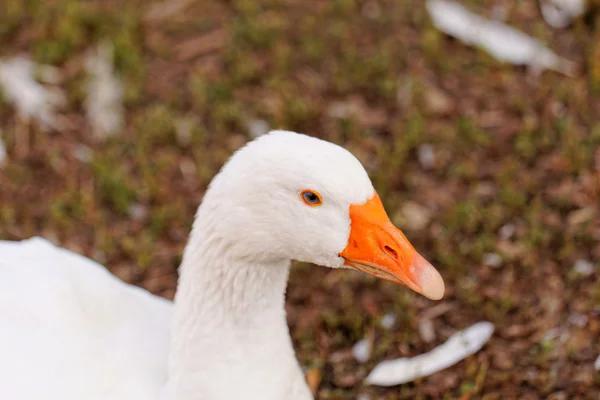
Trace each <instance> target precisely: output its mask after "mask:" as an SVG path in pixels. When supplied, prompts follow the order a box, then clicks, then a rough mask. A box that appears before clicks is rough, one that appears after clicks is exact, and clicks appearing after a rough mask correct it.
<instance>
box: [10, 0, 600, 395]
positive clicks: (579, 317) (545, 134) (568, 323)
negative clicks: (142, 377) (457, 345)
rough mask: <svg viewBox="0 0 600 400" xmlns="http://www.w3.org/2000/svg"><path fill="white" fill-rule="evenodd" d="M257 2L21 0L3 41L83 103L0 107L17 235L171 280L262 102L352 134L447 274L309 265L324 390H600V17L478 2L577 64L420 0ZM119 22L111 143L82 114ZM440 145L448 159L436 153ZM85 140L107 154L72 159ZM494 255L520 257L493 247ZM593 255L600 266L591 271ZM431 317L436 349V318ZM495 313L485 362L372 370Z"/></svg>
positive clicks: (288, 124)
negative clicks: (503, 53)
mask: <svg viewBox="0 0 600 400" xmlns="http://www.w3.org/2000/svg"><path fill="white" fill-rule="evenodd" d="M258 3H259V2H255V1H254V0H234V1H216V0H210V1H209V0H203V1H200V0H198V1H194V0H166V1H165V2H164V3H152V4H148V3H146V2H143V1H141V0H138V1H130V2H127V3H126V4H127V5H123V4H125V2H117V1H113V0H106V1H87V2H77V1H74V0H52V1H46V2H35V1H25V2H23V1H21V0H3V1H2V2H1V3H0V44H1V47H0V56H1V57H8V56H13V55H16V54H19V53H28V54H30V55H31V56H32V57H33V58H34V59H35V60H36V61H38V62H45V63H50V64H52V65H56V66H58V67H60V68H61V71H62V73H63V80H62V82H61V83H60V86H61V87H62V88H64V89H65V90H66V91H67V92H68V105H67V106H66V107H65V109H63V110H62V111H61V115H63V117H62V119H61V122H62V126H61V128H60V129H59V130H58V131H50V132H42V131H40V130H39V129H38V128H37V127H36V126H31V127H27V126H26V125H25V124H23V123H22V122H20V121H19V120H18V118H17V117H16V116H15V113H14V109H13V107H12V106H10V105H9V104H7V102H5V101H4V102H0V127H1V132H2V133H1V134H2V135H3V137H4V140H5V142H6V143H7V148H8V152H9V162H8V164H7V165H6V166H5V167H4V168H3V169H0V239H15V240H16V239H23V238H27V237H30V236H32V235H42V236H45V237H47V238H50V239H52V240H54V241H55V242H57V243H59V244H61V245H62V246H65V247H68V248H70V249H73V250H75V251H78V252H81V253H83V254H85V255H87V256H89V257H92V258H94V259H96V260H99V261H101V262H102V263H104V264H105V265H107V266H109V267H110V269H111V270H112V271H113V272H114V273H115V274H117V275H118V276H120V277H121V278H122V279H124V280H126V281H128V282H131V283H134V284H138V285H141V286H143V287H145V288H147V289H149V290H151V291H152V292H154V293H157V294H160V295H163V296H165V297H168V298H172V296H173V293H174V290H175V283H176V268H177V266H178V263H179V260H180V257H181V252H182V249H183V246H184V245H185V241H186V237H187V233H188V231H189V227H190V224H191V221H192V217H193V214H194V210H195V208H196V207H197V205H198V203H199V202H200V200H201V199H202V194H203V191H204V190H205V188H206V185H207V184H208V182H209V181H210V179H211V177H212V176H213V175H214V174H215V173H216V172H217V171H218V169H219V167H220V166H221V165H222V163H223V162H224V161H225V160H226V159H227V157H228V156H229V155H230V154H231V152H232V151H233V150H234V149H236V148H238V147H239V146H241V145H242V144H243V143H245V142H246V141H247V140H249V135H248V125H249V122H250V121H252V120H254V119H257V118H259V119H264V120H265V121H267V122H268V123H269V124H270V126H272V127H278V128H286V129H292V130H297V131H302V132H306V133H309V134H311V135H315V136H318V137H322V138H327V139H329V140H331V141H333V142H336V143H339V144H342V145H344V146H345V147H347V148H348V149H350V150H351V151H353V152H354V153H355V154H356V155H357V156H358V157H359V158H360V159H361V160H362V161H363V163H364V164H365V165H366V167H367V169H368V170H369V173H370V174H371V177H372V178H373V181H374V183H375V186H376V188H377V190H378V192H379V193H380V195H381V197H382V199H383V201H384V203H385V205H386V208H387V210H388V211H389V213H390V215H391V216H392V218H393V220H394V222H395V223H396V224H397V225H398V226H400V227H401V228H402V229H403V230H404V231H405V233H406V234H407V236H408V237H409V238H410V239H411V241H412V242H413V244H414V245H415V247H417V248H418V249H419V250H421V252H422V254H424V255H425V256H426V258H428V259H429V260H430V261H432V262H433V263H434V265H436V266H437V267H438V268H439V270H440V271H441V273H442V275H443V276H444V279H445V281H446V285H447V295H446V296H445V298H444V300H443V301H442V302H441V303H437V304H434V303H433V302H431V301H428V300H426V299H424V298H422V297H420V296H418V295H416V294H413V293H410V292H409V291H408V290H405V289H403V288H400V287H397V286H395V285H393V284H391V283H387V282H382V281H379V280H376V279H374V278H370V277H366V276H365V275H362V274H359V273H351V272H347V271H326V270H324V269H322V268H318V267H313V266H306V265H299V266H297V267H296V268H295V269H294V271H293V273H292V277H291V283H290V288H289V295H288V312H289V322H290V325H291V329H292V334H293V337H294V340H295V344H296V348H297V351H298V356H299V358H300V360H301V362H302V363H303V365H305V366H307V367H309V368H311V370H310V371H311V372H310V375H311V376H312V378H313V379H315V380H316V381H319V380H320V386H319V389H318V398H319V399H355V398H356V397H357V395H358V394H369V395H370V398H371V399H398V398H460V399H470V398H471V399H479V398H481V399H483V398H485V399H512V398H520V399H538V398H549V399H595V398H598V397H599V393H600V374H599V373H598V372H596V371H594V368H593V364H594V360H595V359H596V357H597V356H598V354H599V353H600V340H599V338H600V318H599V317H600V280H599V278H598V276H599V275H598V269H597V268H598V264H599V261H598V260H600V219H599V216H600V207H599V204H600V146H599V145H600V13H596V12H595V11H594V10H592V11H590V12H589V13H588V15H586V17H585V18H581V19H579V20H577V21H576V22H575V24H574V25H573V26H571V27H569V28H568V29H565V30H553V29H550V28H549V27H548V26H547V25H545V24H544V22H543V20H542V18H541V17H540V15H539V11H538V9H537V7H536V3H535V2H534V1H519V2H509V1H501V0H496V1H494V0H486V1H468V2H464V3H469V5H470V6H472V8H473V9H474V10H475V11H477V12H480V13H482V14H486V15H490V13H491V11H490V10H491V6H492V5H498V4H504V5H505V6H506V7H507V11H508V14H507V19H508V22H509V23H510V24H512V25H513V26H517V27H519V28H520V29H522V30H523V31H526V32H528V33H530V34H532V35H534V36H536V37H537V38H539V39H541V40H542V41H544V42H545V43H546V44H548V45H549V46H550V47H551V48H552V49H554V50H555V51H556V52H557V53H559V54H561V55H562V56H564V57H566V58H569V59H571V60H573V61H576V62H577V63H578V65H579V72H578V76H576V77H574V78H568V77H565V76H563V75H559V74H556V73H552V72H545V73H543V74H542V75H541V76H538V77H535V76H532V75H531V74H530V73H529V72H528V71H527V70H526V69H525V68H521V67H513V66H509V65H505V64H501V63H499V62H497V61H495V60H494V59H492V58H491V57H490V56H488V55H486V54H485V53H483V52H481V51H478V50H474V49H472V48H469V47H467V46H465V45H463V44H460V43H458V42H456V41H454V40H452V39H450V38H448V37H446V36H444V35H443V34H441V33H439V32H437V31H436V30H435V29H434V28H433V26H432V24H431V21H430V20H429V18H428V16H427V13H426V12H425V10H424V7H423V5H422V4H421V2H417V1H415V2H409V1H395V0H379V1H378V0H369V1H353V0H335V1H333V0H332V1H320V0H287V1H274V0H270V1H266V2H263V3H262V4H263V5H258ZM101 38H107V39H109V40H110V41H112V42H113V43H114V44H115V51H116V64H117V68H118V71H119V73H120V75H121V77H122V78H123V81H124V84H125V92H126V107H127V122H126V126H125V128H124V129H123V130H122V132H120V133H119V134H117V135H116V136H115V137H113V138H110V139H107V140H99V139H97V138H94V137H93V135H92V133H91V130H90V127H89V126H88V124H87V123H86V121H85V118H84V112H83V98H84V82H85V75H84V73H83V70H82V67H83V60H84V55H85V54H86V52H87V51H89V50H91V49H92V48H93V47H94V46H95V44H96V43H97V42H98V40H99V39H101ZM181 121H190V123H191V124H192V126H193V128H192V131H191V136H190V139H189V141H185V140H183V139H182V138H181V135H178V134H177V133H176V132H177V130H178V128H177V127H180V126H181ZM427 144H430V145H431V146H433V152H434V155H435V160H434V162H433V164H432V165H431V166H427V165H426V164H424V163H422V162H421V163H420V162H419V157H418V154H419V151H421V152H423V151H424V150H423V149H424V147H423V145H427ZM82 145H85V146H88V147H89V148H90V149H91V151H92V158H91V161H89V162H83V161H80V160H78V158H77V157H75V154H77V152H78V151H79V152H81V146H82ZM425 148H426V147H425ZM132 206H133V207H132ZM136 210H137V211H138V212H137V213H136ZM140 210H142V211H143V212H141V213H140V212H139V211H140ZM511 231H513V232H511ZM487 253H496V254H497V255H499V256H500V257H501V259H502V264H501V265H500V266H497V267H492V266H487V265H484V264H485V262H484V259H485V258H486V256H485V255H486V254H487ZM577 260H588V261H590V262H592V264H594V266H595V267H596V270H595V272H593V273H592V274H591V275H590V276H582V275H581V274H578V273H577V272H575V270H574V269H573V266H574V264H575V263H576V261H577ZM387 313H393V314H394V315H395V316H396V317H397V322H396V325H395V326H394V327H393V328H392V329H390V330H386V329H384V328H382V327H381V325H380V320H381V318H382V317H383V315H385V314H387ZM435 314H438V315H437V316H435V317H433V319H432V321H433V327H434V332H435V334H436V336H435V339H434V341H433V342H430V343H427V342H425V341H424V339H423V338H422V336H421V335H420V334H419V329H418V327H419V325H420V321H422V320H423V319H425V318H431V315H435ZM480 320H488V321H492V322H494V323H495V324H496V326H497V330H496V332H495V334H494V336H493V338H492V339H491V341H490V342H489V343H488V344H487V345H486V347H485V348H484V349H483V350H482V351H480V352H479V353H477V354H476V355H475V356H473V357H470V358H469V359H467V360H466V361H463V362H461V363H459V364H458V365H456V366H454V367H452V368H449V369H447V370H445V371H443V372H441V373H437V374H435V375H433V376H431V377H428V378H425V379H422V380H420V381H418V382H415V383H410V384H405V385H402V386H399V387H395V388H389V389H376V388H370V387H364V386H363V385H362V383H361V382H362V380H363V378H364V377H365V376H366V374H367V373H368V372H369V371H370V370H371V369H372V368H373V366H374V365H375V364H376V363H377V362H378V361H381V360H383V359H386V358H393V357H398V356H412V355H416V354H419V353H421V352H424V351H428V350H430V349H432V348H433V347H434V346H435V345H437V344H439V343H441V342H443V341H444V340H445V339H446V338H447V337H448V336H450V335H451V334H452V333H454V332H455V331H456V330H458V329H462V328H464V327H467V326H469V325H470V324H472V323H474V322H477V321H480ZM363 337H367V338H369V340H372V341H373V343H374V351H373V354H372V356H371V359H370V361H369V362H368V363H366V364H364V365H361V364H358V363H356V362H355V361H354V360H353V358H352V357H351V356H349V350H350V348H351V346H352V345H353V344H354V343H355V342H356V341H357V340H359V339H361V338H363Z"/></svg>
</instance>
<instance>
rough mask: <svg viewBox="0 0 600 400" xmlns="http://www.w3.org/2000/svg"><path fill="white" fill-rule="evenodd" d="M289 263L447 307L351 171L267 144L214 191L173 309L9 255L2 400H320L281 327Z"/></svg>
mask: <svg viewBox="0 0 600 400" xmlns="http://www.w3.org/2000/svg"><path fill="white" fill-rule="evenodd" d="M292 259H295V260H301V261H306V262H312V263H315V264H319V265H323V266H327V267H331V268H342V267H351V268H357V269H359V270H362V271H365V272H367V273H370V274H373V275H376V276H378V277H381V278H384V279H388V280H391V281H394V282H397V283H400V284H403V285H405V286H407V287H409V288H411V289H413V290H415V291H417V292H419V293H422V294H423V295H425V296H427V297H429V298H431V299H440V298H441V297H442V295H443V292H444V284H443V281H442V278H441V277H440V275H439V273H438V272H437V271H436V270H435V269H434V268H433V267H432V266H431V265H430V264H429V263H428V262H427V261H425V260H424V259H423V258H422V257H421V256H420V255H419V254H418V253H417V252H416V251H415V249H414V248H413V247H412V245H411V244H410V243H409V242H408V241H407V240H406V238H405V237H404V235H403V234H402V232H401V231H400V230H398V229H397V228H395V227H394V226H393V225H392V223H391V222H390V221H389V219H388V217H387V215H386V213H385V210H384V209H383V206H382V204H381V201H380V199H379V197H378V196H377V194H376V192H375V190H374V189H373V186H372V184H371V182H370V180H369V178H368V176H367V173H366V172H365V170H364V169H363V167H362V166H361V164H360V162H359V161H358V160H357V159H356V158H354V156H352V155H351V154H350V153H349V152H348V151H346V150H344V149H343V148H341V147H339V146H336V145H334V144H331V143H329V142H325V141H322V140H319V139H315V138H311V137H308V136H305V135H301V134H297V133H293V132H287V131H274V132H271V133H269V134H267V135H265V136H263V137H261V138H259V139H257V140H255V141H253V142H251V143H250V144H248V145H247V146H245V147H244V148H243V149H241V150H240V151H238V152H237V153H236V154H235V155H234V156H233V157H232V158H231V159H230V161H229V162H228V163H227V164H226V165H225V166H224V167H223V169H222V170H221V172H220V173H219V174H218V175H217V176H216V177H215V179H214V180H213V181H212V183H211V185H210V187H209V189H208V191H207V192H206V194H205V196H204V200H203V202H202V205H201V206H200V207H199V208H198V212H197V214H196V218H195V222H194V227H193V229H192V232H191V236H190V238H189V242H188V244H187V247H186V249H185V252H184V257H183V262H182V264H181V268H180V279H179V288H178V291H177V294H176V297H175V302H174V304H171V303H170V302H168V301H166V300H164V299H161V298H159V297H156V296H153V295H151V294H149V293H148V292H146V291H144V290H142V289H140V288H137V287H133V286H131V285H127V284H125V283H123V282H121V281H119V280H118V279H117V278H116V277H115V276H113V275H111V274H110V273H108V272H107V271H106V270H105V269H104V268H103V267H102V266H100V265H98V264H96V263H95V262H93V261H91V260H89V259H87V258H85V257H82V256H80V255H77V254H74V253H72V252H69V251H67V250H64V249H60V248H57V247H55V246H53V245H52V244H50V243H49V242H47V241H45V240H43V239H39V238H34V239H30V240H26V241H22V242H0V398H3V399H11V400H33V399H35V400H39V399H49V400H59V399H60V400H82V399H85V400H93V399H102V400H107V399H110V400H147V399H162V400H175V399H176V400H239V399H246V400H253V399H256V400H258V399H260V400H282V399H287V400H308V399H312V395H311V393H310V391H309V389H308V386H307V384H306V383H305V380H304V376H303V373H302V370H301V368H300V366H299V364H298V362H297V361H296V358H295V354H294V350H293V347H292V341H291V339H290V335H289V331H288V327H287V324H286V318H285V311H284V297H285V289H286V284H287V279H288V271H289V267H290V261H291V260H292Z"/></svg>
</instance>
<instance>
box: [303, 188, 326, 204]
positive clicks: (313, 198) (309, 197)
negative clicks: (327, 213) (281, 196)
mask: <svg viewBox="0 0 600 400" xmlns="http://www.w3.org/2000/svg"><path fill="white" fill-rule="evenodd" d="M300 198H301V199H302V201H303V202H304V204H306V205H308V206H311V207H317V206H320V205H321V204H323V199H322V198H321V195H320V194H319V193H318V192H315V191H314V190H303V191H302V192H300Z"/></svg>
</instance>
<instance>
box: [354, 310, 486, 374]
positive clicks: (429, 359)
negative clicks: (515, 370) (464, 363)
mask: <svg viewBox="0 0 600 400" xmlns="http://www.w3.org/2000/svg"><path fill="white" fill-rule="evenodd" d="M493 332H494V325H493V324H492V323H491V322H478V323H476V324H475V325H472V326H470V327H469V328H467V329H465V330H462V331H459V332H457V333H455V334H454V335H452V336H450V338H449V339H448V340H447V341H446V342H445V343H443V344H441V345H439V346H438V347H436V348H435V349H433V350H431V351H430V352H428V353H424V354H420V355H418V356H416V357H412V358H398V359H396V360H387V361H383V362H381V363H379V364H378V365H377V366H376V367H375V368H374V369H373V371H371V373H370V374H369V376H367V379H366V380H365V382H366V383H367V384H368V385H376V386H395V385H400V384H402V383H406V382H410V381H413V380H415V379H418V378H421V377H424V376H428V375H431V374H433V373H435V372H438V371H441V370H443V369H445V368H448V367H450V366H452V365H454V364H456V363H457V362H459V361H461V360H463V359H465V358H466V357H468V356H470V355H472V354H474V353H476V352H477V351H479V350H480V349H481V348H482V347H483V345H484V344H485V343H486V342H487V341H488V340H489V339H490V337H491V336H492V333H493Z"/></svg>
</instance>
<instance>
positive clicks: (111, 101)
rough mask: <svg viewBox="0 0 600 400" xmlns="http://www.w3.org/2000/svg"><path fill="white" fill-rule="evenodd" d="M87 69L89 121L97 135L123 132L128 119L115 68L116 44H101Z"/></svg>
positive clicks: (88, 63)
mask: <svg viewBox="0 0 600 400" xmlns="http://www.w3.org/2000/svg"><path fill="white" fill-rule="evenodd" d="M85 67H86V70H87V72H88V74H90V79H89V82H88V85H87V97H86V101H85V107H86V113H87V118H88V121H89V122H90V125H91V126H92V131H93V132H94V136H96V137H99V138H105V137H108V136H112V135H114V134H115V133H117V132H119V131H120V130H121V127H122V126H123V120H124V108H123V88H122V85H121V81H120V80H119V78H118V77H117V76H116V74H115V71H114V68H113V46H112V44H110V43H108V42H102V43H100V45H98V49H97V51H96V52H95V53H93V54H91V55H89V56H88V58H87V59H86V62H85Z"/></svg>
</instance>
